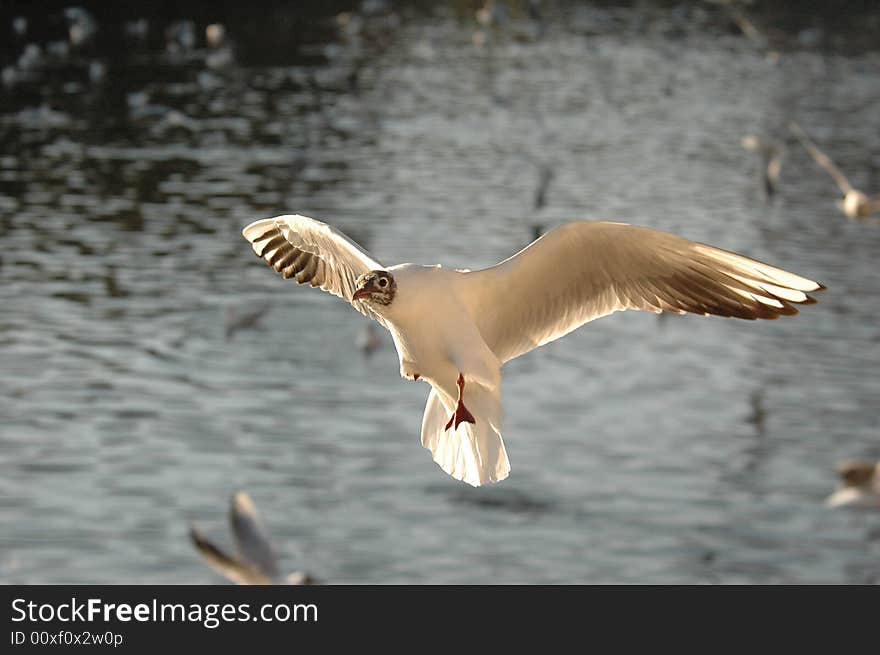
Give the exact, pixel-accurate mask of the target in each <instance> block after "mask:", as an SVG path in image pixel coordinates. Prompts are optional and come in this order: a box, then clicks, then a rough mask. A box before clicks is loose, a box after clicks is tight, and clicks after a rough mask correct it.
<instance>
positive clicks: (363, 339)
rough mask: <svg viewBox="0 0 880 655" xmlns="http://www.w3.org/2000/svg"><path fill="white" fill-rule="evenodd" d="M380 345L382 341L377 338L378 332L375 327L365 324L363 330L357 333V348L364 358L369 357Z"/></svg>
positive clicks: (371, 324)
mask: <svg viewBox="0 0 880 655" xmlns="http://www.w3.org/2000/svg"><path fill="white" fill-rule="evenodd" d="M381 345H382V340H381V339H380V338H379V332H378V330H376V326H375V324H373V323H369V322H368V323H367V324H366V325H364V328H363V329H362V330H361V331H360V332H359V333H358V337H357V346H358V348H360V350H361V352H362V353H363V354H364V357H367V358H369V357H371V356H372V355H373V353H374V352H376V350H378V349H379V346H381Z"/></svg>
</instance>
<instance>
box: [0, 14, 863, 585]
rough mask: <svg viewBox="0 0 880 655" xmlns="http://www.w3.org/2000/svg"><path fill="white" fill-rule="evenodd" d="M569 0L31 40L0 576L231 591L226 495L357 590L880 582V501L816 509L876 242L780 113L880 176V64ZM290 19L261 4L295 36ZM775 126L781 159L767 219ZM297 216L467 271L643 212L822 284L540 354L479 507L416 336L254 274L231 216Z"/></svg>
mask: <svg viewBox="0 0 880 655" xmlns="http://www.w3.org/2000/svg"><path fill="white" fill-rule="evenodd" d="M381 4H382V3H377V5H381ZM550 4H551V5H552V6H550V8H548V9H546V11H545V12H544V21H543V22H542V23H538V22H536V21H535V20H533V19H530V18H529V17H528V16H527V14H526V13H525V12H524V10H523V9H522V8H521V7H519V5H516V4H513V5H510V9H509V11H508V12H507V15H506V18H507V20H506V21H505V22H504V23H503V24H501V25H500V26H499V27H496V28H493V29H491V30H489V31H488V39H487V42H486V43H485V44H484V45H482V46H481V47H478V46H476V45H475V44H474V31H475V29H476V28H477V23H476V22H475V20H474V18H473V7H470V5H465V4H464V3H462V4H460V5H456V10H455V11H453V10H452V9H450V10H448V11H428V10H425V9H406V10H402V11H399V12H390V11H387V10H385V9H383V8H382V7H381V6H380V7H379V8H378V10H377V11H375V12H374V13H373V14H372V15H369V16H363V15H362V14H355V15H353V17H352V20H351V21H350V22H349V23H348V24H347V25H345V26H343V27H341V28H340V27H339V26H338V25H337V24H336V23H335V22H334V18H333V16H332V15H328V16H326V17H320V16H318V17H316V18H312V19H310V21H308V22H307V23H308V24H306V25H305V27H303V25H301V24H300V23H301V21H300V23H298V22H297V21H296V20H295V19H296V17H293V18H291V17H290V16H287V19H288V21H289V23H288V24H290V25H294V24H295V25H299V29H301V30H304V32H302V33H303V34H308V35H310V36H311V40H310V41H309V40H307V41H306V42H297V43H296V44H294V45H291V46H290V51H289V52H283V53H281V52H277V51H275V52H274V53H269V54H266V50H269V48H265V49H262V50H261V49H260V48H259V47H258V46H259V44H258V43H255V41H256V40H257V39H258V37H259V35H260V32H259V30H256V31H255V30H254V29H252V28H253V24H252V23H253V21H252V22H251V23H241V24H240V25H239V24H237V23H232V24H229V25H227V44H229V43H231V44H232V45H233V46H234V49H231V50H229V51H227V50H226V46H221V47H220V48H214V49H212V48H208V47H206V46H205V43H204V31H203V30H204V26H205V24H206V23H207V22H209V21H208V20H203V19H201V18H199V19H198V22H197V23H196V24H195V29H194V35H195V43H194V47H193V48H189V47H186V44H184V45H179V46H178V47H177V48H176V49H174V48H169V47H167V46H166V44H165V36H164V30H165V28H166V26H167V25H166V23H167V22H166V23H160V22H156V21H153V22H151V23H150V24H149V26H148V29H147V32H146V34H147V36H146V37H145V39H144V40H141V39H140V38H139V37H138V36H136V34H132V35H130V36H119V37H118V43H116V45H115V46H114V47H115V49H114V50H113V51H110V52H108V51H107V50H106V49H102V48H100V47H98V46H97V45H94V44H93V43H88V42H87V43H86V44H85V45H82V46H79V47H73V48H71V49H70V51H69V52H68V53H61V52H60V50H59V47H58V46H55V51H56V52H54V54H53V52H52V51H50V49H49V48H47V44H48V43H50V42H51V37H50V36H47V37H46V38H45V39H44V40H43V41H40V47H41V52H40V53H39V54H37V53H34V51H31V55H33V57H32V60H33V61H32V60H29V59H27V58H25V60H24V61H21V60H19V57H20V55H21V53H22V52H24V51H25V50H24V48H25V44H26V43H27V42H28V39H27V36H24V37H20V38H19V41H17V42H16V43H17V44H18V45H17V46H16V47H15V48H11V49H10V50H9V54H8V56H7V61H6V63H5V64H4V66H6V69H5V71H6V70H11V72H4V80H5V81H6V82H5V86H4V87H3V97H2V100H0V143H2V153H0V238H2V245H3V248H2V252H0V307H2V309H0V521H2V523H0V525H2V530H0V580H2V581H3V582H17V583H85V582H98V583H200V582H212V581H216V580H217V578H216V577H215V576H214V574H213V573H211V572H210V570H208V569H207V568H206V567H205V566H203V564H202V563H201V562H200V561H199V560H198V559H197V557H196V555H195V553H194V551H193V549H192V547H191V546H190V544H189V542H188V539H187V523H188V522H189V521H191V520H197V521H199V522H200V524H201V525H203V526H204V527H205V528H207V529H208V530H213V531H215V532H216V533H217V534H218V535H221V539H222V537H223V536H225V532H226V526H225V511H226V503H227V500H228V497H229V495H230V494H231V493H232V492H233V491H234V490H236V489H245V490H247V491H248V492H249V493H250V494H251V495H252V496H253V498H254V500H255V501H256V503H257V505H258V507H259V508H260V509H261V511H262V513H263V515H264V516H265V518H266V520H267V522H268V523H269V525H270V528H271V531H272V532H273V534H274V536H275V538H276V540H277V541H278V544H279V549H280V551H281V553H282V556H283V559H284V566H285V567H286V568H289V569H293V568H305V569H308V570H309V571H310V572H312V573H313V574H314V575H316V576H318V577H319V578H320V579H322V580H325V581H329V582H339V583H371V582H372V583H375V582H380V583H381V582H396V583H453V582H458V583H461V582H464V583H492V582H499V583H511V582H524V583H561V582H575V583H581V582H652V583H666V582H676V583H718V582H720V583H742V582H755V583H777V582H818V583H846V582H871V581H874V582H876V581H877V580H878V578H880V542H878V540H877V539H876V533H877V528H878V520H880V519H878V516H877V515H873V516H872V515H870V514H864V513H856V514H854V513H848V512H839V511H831V510H828V509H826V508H824V507H823V506H822V501H823V499H824V497H825V496H826V495H827V494H828V493H830V492H831V490H832V489H833V486H834V483H835V481H834V475H833V470H832V469H833V465H834V464H835V462H836V461H838V460H839V459H842V458H848V457H855V456H867V457H870V456H873V457H878V456H880V440H878V437H880V435H878V408H880V400H878V398H880V379H878V375H877V371H878V370H880V326H878V323H877V315H878V311H880V267H878V265H877V262H878V259H877V255H878V253H880V229H877V228H876V227H874V226H871V225H865V224H861V223H856V222H848V221H846V220H845V219H844V218H842V216H841V215H839V213H838V212H837V209H836V208H835V206H834V202H833V201H834V199H835V193H836V190H835V187H834V185H833V183H832V181H831V180H830V178H829V177H827V175H826V174H825V173H824V172H823V171H821V170H820V169H818V168H817V167H816V166H815V165H814V164H813V162H812V161H811V160H810V159H809V158H808V157H807V156H806V155H805V153H804V152H803V150H801V149H799V146H798V145H797V144H796V142H794V141H793V140H791V139H788V138H787V136H786V133H785V130H784V126H785V123H786V122H787V121H788V120H790V119H792V118H796V119H797V120H798V121H799V122H800V123H801V124H802V125H804V126H805V127H807V129H809V130H811V132H812V133H813V134H814V136H815V138H816V139H817V140H818V141H819V142H820V143H821V144H823V146H825V147H826V148H827V149H828V150H829V152H830V153H833V156H834V158H835V160H836V161H837V162H838V164H839V165H840V166H841V167H842V168H843V169H844V170H845V171H847V172H848V173H849V174H850V175H851V178H852V181H853V183H854V184H855V185H856V186H858V187H860V188H863V189H865V190H866V191H868V192H869V193H870V192H873V193H875V194H876V193H878V192H880V175H878V168H880V130H878V125H880V120H878V115H880V114H878V112H877V102H878V99H880V56H878V51H877V50H873V51H872V50H870V49H865V48H849V49H847V48H836V47H833V45H834V43H836V42H833V41H832V39H831V36H829V35H826V34H825V33H823V32H821V31H820V32H818V36H816V34H815V33H810V32H807V33H804V32H803V31H795V32H791V33H789V34H787V35H783V36H785V37H786V38H785V39H784V40H783V41H782V43H781V47H780V48H779V53H780V54H779V55H778V57H776V56H772V55H770V56H768V55H767V54H766V52H765V50H764V49H762V48H761V47H759V45H756V44H755V43H753V42H751V41H749V40H747V39H745V38H744V37H743V36H742V35H741V34H739V33H738V32H737V31H736V30H735V29H734V28H733V27H732V26H731V24H730V22H729V21H726V20H724V19H723V16H721V15H720V14H719V13H718V11H715V10H709V9H706V10H701V11H696V10H693V11H682V10H681V9H676V8H673V9H665V8H663V7H660V8H657V9H654V10H652V11H636V10H630V9H615V8H613V7H611V8H606V9H591V10H575V9H571V8H567V6H566V5H561V4H554V3H550ZM284 16H285V14H277V13H271V12H270V13H269V14H268V15H266V16H262V17H261V18H260V19H254V20H256V21H258V25H257V26H258V27H259V25H260V24H262V25H263V26H265V27H266V29H267V34H268V35H269V36H267V38H269V37H271V38H273V39H277V38H278V35H277V32H278V31H279V30H281V29H282V28H281V27H278V26H279V25H281V26H283V25H285V23H284V21H283V20H282V19H283V18H284ZM136 18H137V16H130V17H128V18H127V19H128V20H134V19H136ZM501 18H504V17H503V16H502V17H501ZM259 20H262V21H263V23H259ZM865 24H866V25H870V24H871V23H870V22H866V23H865ZM873 24H874V25H876V21H875V22H874V23H873ZM270 25H272V26H275V31H272V30H271V29H269V28H270ZM2 27H3V29H7V28H8V26H2ZM239 28H240V29H239ZM47 29H48V28H47ZM103 29H104V37H106V34H107V31H109V30H111V29H112V30H115V31H116V32H119V34H124V32H123V26H122V25H121V24H119V23H117V24H115V25H113V26H110V25H104V26H103ZM237 29H239V31H237ZM291 29H293V28H291ZM804 29H806V28H804ZM872 29H873V28H872ZM249 30H250V31H249ZM131 31H132V32H133V33H134V32H136V29H135V28H131ZM184 32H185V29H184ZM874 33H875V34H876V32H874ZM477 38H478V39H479V37H477ZM780 38H782V37H780ZM817 39H818V41H817ZM183 41H186V37H185V35H184V37H183ZM274 43H275V41H271V39H270V45H271V44H274ZM875 43H876V40H875ZM16 62H18V63H16ZM749 133H755V134H760V135H764V136H768V137H773V138H775V139H777V140H779V141H780V142H783V143H786V145H787V150H786V155H785V160H784V165H783V169H782V180H781V186H780V191H779V193H778V194H777V195H776V197H775V198H773V199H772V200H771V201H769V202H768V201H767V200H766V199H765V198H763V197H762V195H761V191H760V183H759V180H758V174H757V171H758V167H759V166H758V162H757V160H756V159H754V156H753V155H752V154H751V153H748V152H746V151H745V150H743V149H742V148H741V147H740V143H739V142H740V138H741V137H742V136H744V135H746V134H749ZM542 170H552V179H551V180H550V184H549V186H548V187H547V190H546V194H545V202H544V204H543V206H542V207H540V208H538V209H535V197H536V186H537V184H538V181H539V179H540V177H541V174H542V173H541V171H542ZM538 204H540V203H538ZM283 212H299V213H303V214H306V215H310V216H313V217H316V218H319V219H322V220H326V221H328V222H331V223H333V224H335V225H337V226H339V227H341V228H342V229H343V230H345V231H346V232H348V233H349V234H350V235H351V236H353V237H354V238H355V239H356V240H358V241H359V242H360V243H361V244H363V245H365V246H366V247H368V248H369V249H370V250H371V252H372V253H374V254H375V255H376V257H377V258H379V259H380V260H381V261H384V262H386V263H388V264H393V263H397V262H401V261H415V262H424V263H433V262H439V263H443V264H445V265H450V266H463V267H469V268H476V267H479V266H483V265H488V264H492V263H494V262H496V261H498V260H500V259H502V258H504V257H506V256H508V255H510V254H512V253H513V252H514V251H516V250H518V249H519V248H520V247H521V246H523V245H524V244H526V243H527V242H529V241H530V240H531V239H532V230H533V227H532V226H533V225H534V224H541V225H544V226H550V225H554V224H558V223H561V222H564V221H567V220H572V219H582V218H589V219H611V220H623V221H627V222H632V223H638V224H643V225H649V226H652V227H657V228H660V229H665V230H669V231H674V232H677V233H680V234H683V235H685V236H688V237H690V238H693V239H697V240H701V241H708V242H710V243H714V244H717V245H719V246H722V247H725V248H728V249H732V250H737V251H740V252H743V253H745V254H748V255H750V256H753V257H756V258H758V259H763V260H766V261H768V262H770V263H773V264H775V265H778V266H781V267H784V268H787V269H789V270H792V271H795V272H797V273H800V274H802V275H805V276H808V277H811V278H813V279H817V280H820V281H821V282H823V283H824V284H826V285H827V286H828V288H829V289H828V291H827V292H825V293H824V295H822V296H821V298H820V303H819V304H818V305H816V306H813V307H808V308H806V309H805V310H804V311H803V312H802V314H801V315H800V316H798V317H795V318H794V319H789V320H781V321H776V322H766V323H748V322H741V321H733V320H722V319H702V318H696V317H671V318H668V319H666V320H662V321H660V320H658V319H657V317H655V316H654V315H652V314H642V313H627V314H617V315H615V316H613V317H609V318H605V319H602V320H599V321H597V322H595V323H593V324H591V325H589V326H587V327H586V328H585V329H582V330H581V331H579V332H576V333H574V334H572V335H570V336H568V337H566V338H565V339H563V340H561V341H558V342H555V343H553V344H550V345H548V346H546V347H544V348H542V349H540V350H538V351H536V352H533V353H531V354H529V355H527V356H524V357H523V358H521V359H519V360H516V361H514V362H512V363H511V364H510V365H509V366H508V367H507V368H506V369H505V387H504V402H505V409H506V430H505V437H506V441H507V446H508V452H509V455H510V458H511V463H512V467H513V470H512V474H511V477H510V478H509V479H508V480H507V481H505V482H503V483H502V484H500V485H497V486H493V487H491V488H484V489H472V488H469V487H467V486H465V485H463V484H462V483H459V482H456V481H455V480H453V479H451V478H449V477H447V476H446V475H445V474H444V473H443V472H442V471H441V470H440V469H439V468H438V467H437V466H436V465H434V464H433V462H432V461H431V458H430V455H429V453H428V452H427V451H425V450H423V449H422V448H421V446H420V445H419V426H420V421H421V415H422V409H423V406H424V401H425V397H426V395H427V394H426V387H425V386H424V385H421V384H412V383H407V382H405V381H403V380H401V379H400V378H399V377H398V363H397V358H396V354H395V352H394V350H393V346H392V345H391V343H390V339H387V338H386V335H382V346H381V348H380V349H379V350H378V352H376V353H375V354H374V356H373V357H372V358H370V359H367V358H365V357H364V356H363V355H362V353H361V352H360V350H359V348H358V346H357V340H358V338H359V336H360V335H361V333H362V330H363V329H364V327H365V320H364V319H363V318H362V317H361V316H360V315H359V314H357V313H356V312H354V311H352V310H351V308H350V307H347V306H346V305H345V304H344V303H342V302H341V301H339V300H337V299H334V298H330V297H325V296H323V295H322V294H319V293H317V292H314V291H309V290H306V289H301V288H297V287H296V285H293V284H291V283H285V282H284V281H283V280H281V279H280V278H278V277H277V276H275V275H274V274H273V273H272V272H271V271H270V270H269V269H268V268H267V267H265V265H263V264H262V263H261V262H260V261H259V260H257V258H255V257H254V256H253V254H252V252H251V250H250V248H249V246H248V244H247V243H246V242H245V241H244V240H243V239H242V238H241V236H240V230H241V227H242V226H243V225H244V224H246V223H248V222H250V221H251V220H253V219H255V218H260V217H265V216H270V215H275V214H279V213H283ZM261 308H264V310H263V313H264V314H265V316H264V320H263V321H262V324H261V325H258V326H256V327H255V328H247V329H244V328H243V329H241V330H237V331H236V330H233V331H232V334H231V335H230V334H228V329H227V326H228V324H229V323H230V321H231V320H232V319H234V318H235V317H237V316H241V315H242V314H246V313H248V312H253V311H259V310H260V309H261ZM756 407H758V408H759V413H760V414H763V418H758V419H756V418H755V408H756ZM872 535H875V536H873V537H872Z"/></svg>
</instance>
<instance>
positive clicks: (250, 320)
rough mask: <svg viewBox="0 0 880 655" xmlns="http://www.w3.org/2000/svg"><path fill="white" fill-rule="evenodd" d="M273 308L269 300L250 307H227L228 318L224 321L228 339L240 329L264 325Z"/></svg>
mask: <svg viewBox="0 0 880 655" xmlns="http://www.w3.org/2000/svg"><path fill="white" fill-rule="evenodd" d="M271 308H272V305H270V304H269V303H268V302H262V303H260V304H259V305H257V306H256V307H252V308H250V309H244V310H241V309H237V308H235V307H227V308H226V318H225V320H224V322H223V327H224V332H225V334H226V340H227V341H228V340H230V339H232V338H233V337H234V336H235V333H236V332H238V331H239V330H249V329H250V330H253V329H257V328H260V327H262V325H263V319H265V318H266V315H267V314H268V313H269V310H270V309H271Z"/></svg>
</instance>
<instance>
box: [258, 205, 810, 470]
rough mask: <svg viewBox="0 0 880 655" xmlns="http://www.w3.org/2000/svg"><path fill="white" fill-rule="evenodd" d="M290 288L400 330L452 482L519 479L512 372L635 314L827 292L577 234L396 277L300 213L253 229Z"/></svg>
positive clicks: (431, 436) (741, 311)
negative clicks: (318, 293) (511, 418)
mask: <svg viewBox="0 0 880 655" xmlns="http://www.w3.org/2000/svg"><path fill="white" fill-rule="evenodd" d="M242 233H243V235H244V237H245V238H246V239H247V240H248V241H249V242H250V243H251V245H252V247H253V249H254V252H255V253H256V254H257V256H259V257H261V258H262V259H264V260H265V261H266V262H267V263H268V264H269V265H270V266H272V268H274V269H275V271H277V272H278V273H280V274H281V275H282V276H283V277H284V278H285V279H290V278H293V279H295V280H296V281H297V282H298V283H300V284H306V283H308V284H309V285H311V286H313V287H318V288H320V289H322V290H324V291H326V292H328V293H331V294H333V295H335V296H339V297H340V298H342V299H343V300H346V301H348V302H350V303H351V305H352V306H353V307H354V308H355V309H357V310H358V311H359V312H361V313H362V314H364V315H366V316H368V317H369V318H372V319H374V320H376V321H377V322H378V323H380V324H381V325H382V326H384V327H385V328H387V329H388V331H389V332H391V336H392V338H393V340H394V345H395V347H396V349H397V354H398V356H399V359H400V374H401V376H403V377H404V378H406V379H409V380H424V381H425V382H427V383H429V384H430V385H431V391H430V393H429V394H428V401H427V405H426V406H425V413H424V417H423V419H422V431H421V438H422V445H423V446H424V447H425V448H427V449H428V450H430V451H431V453H432V455H433V457H434V461H435V462H436V463H437V464H439V465H440V467H441V468H442V469H443V470H444V471H446V473H448V474H449V475H451V476H452V477H454V478H456V479H457V480H462V481H464V482H467V483H468V484H471V485H473V486H480V485H483V484H486V483H489V482H498V481H500V480H503V479H505V478H506V477H507V476H508V474H509V472H510V462H509V461H508V458H507V452H506V450H505V448H504V441H503V440H502V437H501V367H502V365H503V364H504V363H506V362H509V361H510V360H512V359H514V358H516V357H519V356H520V355H522V354H524V353H527V352H529V351H530V350H533V349H534V348H537V347H538V346H541V345H543V344H545V343H549V342H551V341H554V340H555V339H558V338H560V337H562V336H564V335H566V334H568V333H569V332H571V331H572V330H575V329H576V328H578V327H580V326H581V325H583V324H584V323H587V322H589V321H592V320H593V319H596V318H599V317H601V316H606V315H608V314H611V313H613V312H617V311H622V310H626V309H642V310H648V311H653V312H657V313H659V312H663V311H666V312H674V313H677V314H684V313H687V312H691V313H695V314H702V315H709V314H714V315H717V316H732V317H736V318H743V319H757V318H764V319H774V318H777V317H779V316H787V315H792V314H796V313H797V309H796V308H795V307H793V306H792V305H793V304H811V303H814V302H815V300H814V299H813V298H812V297H811V296H809V295H808V293H809V292H812V291H819V290H821V289H824V287H823V286H822V285H821V284H819V283H817V282H814V281H812V280H808V279H807V278H803V277H800V276H798V275H794V274H793V273H788V272H786V271H783V270H781V269H779V268H775V267H773V266H768V265H767V264H763V263H761V262H758V261H755V260H753V259H749V258H747V257H743V256H741V255H737V254H735V253H732V252H728V251H726V250H721V249H720V248H715V247H713V246H709V245H706V244H702V243H697V242H694V241H688V240H687V239H683V238H681V237H678V236H675V235H672V234H668V233H666V232H660V231H657V230H653V229H649V228H645V227H637V226H634V225H627V224H625V223H606V222H588V221H580V222H574V223H567V224H564V225H562V226H560V227H557V228H556V229H554V230H552V231H550V232H548V233H546V234H544V235H543V236H542V237H541V238H539V239H538V240H536V241H534V242H533V243H532V244H530V245H529V246H527V247H526V248H524V249H523V250H521V251H520V252H519V253H517V254H516V255H514V256H512V257H510V258H509V259H506V260H505V261H503V262H501V263H500V264H497V265H495V266H492V267H490V268H486V269H484V270H478V271H467V270H456V269H451V268H445V267H443V266H440V265H435V266H423V265H418V264H398V265H397V266H391V267H386V266H383V265H382V264H381V263H379V262H378V261H376V260H375V259H374V258H373V257H372V256H371V255H370V254H368V253H367V252H366V251H364V250H363V249H362V248H361V247H360V246H358V245H357V244H356V243H355V242H354V241H352V240H351V239H349V238H348V237H347V236H345V235H344V234H343V233H342V232H340V231H339V230H336V229H334V228H333V227H331V226H330V225H327V224H325V223H322V222H320V221H317V220H314V219H311V218H307V217H306V216H300V215H286V216H276V217H275V218H267V219H263V220H258V221H255V222H253V223H251V224H250V225H248V226H247V227H245V228H244V230H243V231H242Z"/></svg>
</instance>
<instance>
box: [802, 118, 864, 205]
mask: <svg viewBox="0 0 880 655" xmlns="http://www.w3.org/2000/svg"><path fill="white" fill-rule="evenodd" d="M788 129H790V130H791V132H792V134H794V135H795V136H796V137H797V139H798V141H800V142H801V144H802V145H803V146H804V148H806V149H807V152H809V153H810V156H811V157H812V158H813V159H814V160H815V161H816V163H817V164H819V166H821V167H822V168H824V169H825V170H826V171H827V172H828V174H829V175H830V176H831V177H832V178H834V181H835V182H836V183H837V186H838V188H839V189H840V191H841V193H843V200H838V201H837V207H838V208H839V209H840V211H842V212H843V213H844V215H845V216H846V217H847V218H869V217H870V216H871V214H873V213H874V212H877V211H880V198H873V199H872V198H869V197H868V196H866V195H865V194H864V193H862V192H861V191H859V190H858V189H856V188H855V187H853V185H852V184H850V183H849V180H848V179H847V178H846V176H845V175H844V174H843V173H842V172H841V171H840V169H839V168H837V166H835V165H834V162H833V161H831V158H830V157H828V155H826V154H825V153H824V152H822V151H821V150H819V148H817V147H816V144H815V143H813V141H812V139H810V137H809V136H808V135H807V133H806V132H804V130H803V128H801V126H800V125H798V124H797V123H795V122H794V121H792V122H791V123H789V124H788Z"/></svg>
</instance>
